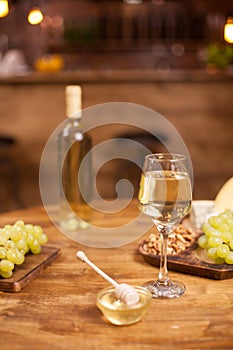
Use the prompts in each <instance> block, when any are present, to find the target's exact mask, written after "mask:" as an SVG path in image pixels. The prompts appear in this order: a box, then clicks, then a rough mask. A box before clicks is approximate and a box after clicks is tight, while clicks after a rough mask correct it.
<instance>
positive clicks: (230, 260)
mask: <svg viewBox="0 0 233 350" xmlns="http://www.w3.org/2000/svg"><path fill="white" fill-rule="evenodd" d="M225 262H226V263H227V264H233V252H232V251H230V252H229V253H227V255H226V257H225Z"/></svg>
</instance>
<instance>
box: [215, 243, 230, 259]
mask: <svg viewBox="0 0 233 350" xmlns="http://www.w3.org/2000/svg"><path fill="white" fill-rule="evenodd" d="M229 251H230V248H229V247H228V245H227V244H221V245H219V246H218V248H217V254H218V256H219V257H220V258H225V257H226V255H227V253H229Z"/></svg>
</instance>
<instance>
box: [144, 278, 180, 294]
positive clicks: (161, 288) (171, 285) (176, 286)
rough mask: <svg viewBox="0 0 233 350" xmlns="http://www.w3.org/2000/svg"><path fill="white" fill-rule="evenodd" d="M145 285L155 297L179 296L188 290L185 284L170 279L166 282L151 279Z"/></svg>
mask: <svg viewBox="0 0 233 350" xmlns="http://www.w3.org/2000/svg"><path fill="white" fill-rule="evenodd" d="M143 287H144V288H146V289H147V290H149V291H150V292H151V294H152V297H153V298H178V297H179V296H181V295H182V294H184V292H185V290H186V288H185V285H184V284H183V283H181V282H177V281H169V282H168V283H166V284H165V283H161V282H159V281H149V282H146V283H145V284H144V285H143Z"/></svg>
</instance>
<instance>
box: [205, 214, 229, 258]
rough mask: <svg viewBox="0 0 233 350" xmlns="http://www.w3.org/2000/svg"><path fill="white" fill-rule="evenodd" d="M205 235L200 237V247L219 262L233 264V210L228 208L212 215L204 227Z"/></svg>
mask: <svg viewBox="0 0 233 350" xmlns="http://www.w3.org/2000/svg"><path fill="white" fill-rule="evenodd" d="M202 231H203V232H204V235H202V236H200V237H199V239H198V245H199V247H200V248H202V249H205V250H206V254H207V256H208V257H209V258H210V259H212V260H213V262H214V263H218V264H223V263H227V264H233V210H232V209H226V210H224V211H222V212H221V213H219V214H216V215H214V216H211V217H210V218H209V219H208V220H207V222H205V223H204V225H203V227H202Z"/></svg>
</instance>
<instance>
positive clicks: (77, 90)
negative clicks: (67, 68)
mask: <svg viewBox="0 0 233 350" xmlns="http://www.w3.org/2000/svg"><path fill="white" fill-rule="evenodd" d="M65 96H66V116H67V117H68V118H81V111H82V89H81V86H79V85H68V86H67V87H66V90H65Z"/></svg>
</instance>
